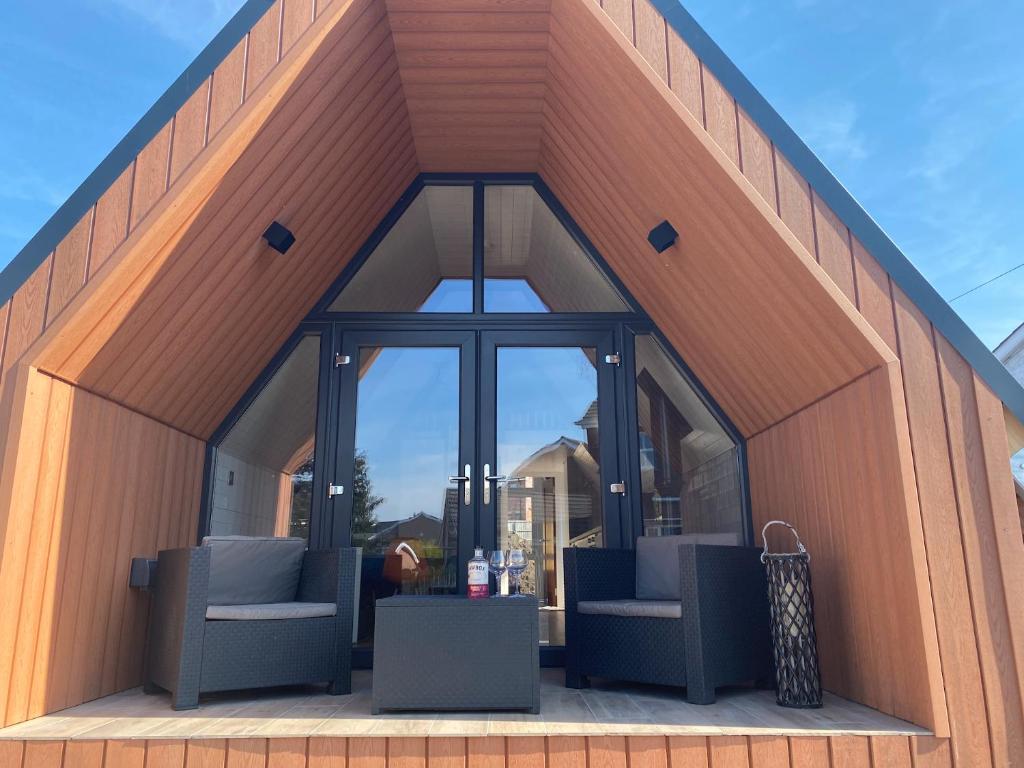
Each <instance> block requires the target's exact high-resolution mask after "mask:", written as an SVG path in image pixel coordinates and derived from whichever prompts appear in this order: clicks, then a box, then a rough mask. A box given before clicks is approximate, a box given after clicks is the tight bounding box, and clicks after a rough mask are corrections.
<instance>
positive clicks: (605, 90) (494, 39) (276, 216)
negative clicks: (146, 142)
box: [30, 0, 894, 438]
mask: <svg viewBox="0 0 1024 768" xmlns="http://www.w3.org/2000/svg"><path fill="white" fill-rule="evenodd" d="M280 5H281V4H280V3H277V4H275V6H274V8H278V12H279V13H281V11H280V8H279V6H280ZM283 7H284V8H287V7H288V6H287V5H285V6H283ZM272 12H273V8H272V10H271V11H269V12H268V14H270V13H272ZM268 19H269V22H268ZM261 25H262V26H261ZM285 28H286V25H285V24H284V23H283V22H282V23H279V24H275V23H274V18H273V17H272V16H268V17H264V19H262V20H261V21H260V22H259V23H258V24H257V27H254V29H253V31H252V33H250V43H249V45H250V49H249V54H248V55H249V57H250V61H251V57H252V56H253V55H255V54H254V53H253V51H256V53H258V52H259V50H267V51H273V50H276V51H277V52H278V56H279V63H277V64H276V66H275V67H273V68H272V70H270V74H269V75H267V76H266V79H265V80H264V81H263V82H262V83H261V84H259V85H258V86H256V87H255V88H254V89H253V92H252V94H251V95H247V96H246V97H245V101H244V104H243V106H242V108H241V109H240V110H239V111H238V113H237V114H236V115H235V116H234V117H232V118H231V120H230V121H229V122H228V123H227V124H226V125H225V126H224V128H223V129H222V130H221V131H220V133H219V134H218V135H217V137H216V139H215V140H213V141H211V142H210V144H209V146H208V147H206V148H205V149H204V150H203V152H202V153H201V154H200V155H199V156H198V158H197V159H196V161H195V162H194V163H193V164H192V166H190V167H189V169H188V170H187V171H185V172H184V173H183V174H182V176H181V177H180V179H179V180H178V181H177V182H176V183H175V185H174V186H172V187H171V189H170V191H169V192H168V194H167V195H166V196H165V198H164V199H163V200H161V202H160V203H159V204H158V205H156V206H155V207H154V209H153V210H152V212H151V213H149V215H148V216H147V217H146V218H145V220H143V221H142V222H141V223H140V224H139V226H138V227H137V228H135V229H134V230H133V231H132V232H131V234H130V235H129V237H128V239H127V240H126V241H125V242H124V243H123V244H122V245H121V246H120V247H119V248H118V249H117V250H116V251H115V252H114V254H113V255H112V256H111V257H110V259H109V260H108V261H107V263H105V264H104V265H103V268H102V270H101V271H100V272H99V273H98V274H97V275H96V278H95V279H93V280H91V281H90V282H89V283H88V284H87V285H86V287H85V288H84V289H83V290H82V291H81V292H80V293H79V295H78V296H77V297H76V298H75V299H74V300H73V301H72V302H71V303H70V304H69V306H68V309H67V310H66V311H65V312H63V313H62V314H61V315H60V317H59V318H58V320H57V322H55V323H53V325H52V326H50V328H48V329H47V331H46V333H45V334H44V336H43V337H42V339H41V340H40V341H39V342H37V343H36V345H35V346H34V347H33V348H32V349H31V350H30V352H31V355H30V359H31V360H33V361H34V363H35V364H36V365H38V366H39V367H40V368H41V369H43V370H45V371H48V372H50V373H53V374H55V375H57V376H59V377H61V378H63V379H65V380H68V381H71V382H75V383H79V384H80V385H82V386H83V387H85V388H87V389H89V390H91V391H93V392H96V393H98V394H101V395H103V396H105V397H108V398H110V399H112V400H115V401H117V402H120V403H123V404H126V405H128V406H130V407H132V408H134V409H135V410H138V411H140V412H142V413H145V414H148V415H151V416H154V417H155V418H157V419H159V420H161V421H163V422H165V423H168V424H171V425H173V426H175V427H177V428H179V429H181V430H183V431H185V432H187V433H189V434H192V435H195V436H198V437H202V438H205V437H208V436H209V435H210V434H211V432H212V431H213V430H214V429H215V428H216V426H217V425H218V424H219V423H220V421H221V420H222V419H223V418H224V416H225V415H226V414H227V413H228V412H229V411H230V409H231V407H232V406H233V405H234V404H235V403H236V402H237V401H238V399H239V398H240V396H241V395H242V393H243V392H244V391H245V390H246V388H247V387H248V386H249V385H250V384H251V382H252V381H253V380H254V379H255V377H256V376H257V375H258V373H259V372H260V371H261V370H262V369H263V367H265V365H266V364H267V363H268V362H269V360H270V358H271V357H272V356H273V355H274V353H275V352H276V351H277V350H278V349H279V348H280V346H281V344H282V343H283V342H284V341H285V339H286V338H287V337H288V336H289V335H290V334H291V333H292V332H293V331H294V329H295V327H296V326H297V324H298V323H299V322H300V321H301V320H302V318H303V317H304V316H305V315H306V314H307V312H308V311H309V310H310V309H311V308H312V306H313V305H314V303H315V302H316V300H317V299H318V298H319V296H320V295H321V293H322V292H323V290H324V289H325V288H326V287H327V286H328V285H329V284H330V282H331V281H332V279H333V278H334V277H335V276H336V275H337V274H338V273H339V272H340V271H341V269H342V268H343V266H344V265H345V263H346V262H347V261H348V259H350V258H351V256H352V254H353V253H355V251H356V250H357V249H358V248H359V246H360V244H361V243H362V242H363V241H364V240H365V238H366V237H367V236H368V235H369V233H370V232H371V231H372V230H373V228H374V227H375V226H376V225H377V223H378V222H379V221H380V220H381V219H382V218H383V217H384V215H385V214H386V213H387V211H388V210H389V209H390V207H391V206H392V205H393V204H394V202H395V201H396V200H397V199H398V197H399V195H400V194H401V192H402V191H403V190H404V189H405V188H406V187H407V185H408V184H409V183H410V182H411V181H412V180H413V179H414V178H415V176H416V174H417V173H418V172H420V171H496V170H498V171H500V170H516V171H525V172H539V173H540V175H541V176H542V177H543V178H544V180H545V181H546V182H547V183H548V185H549V186H550V187H551V189H552V190H553V192H554V193H555V195H556V196H557V197H558V198H559V199H560V200H561V201H562V202H563V204H564V205H565V206H566V208H567V209H568V211H569V212H570V213H571V214H572V215H573V216H574V217H575V219H576V220H577V222H578V223H579V224H580V226H581V227H582V229H583V230H584V231H585V233H586V234H587V235H588V237H589V238H590V239H591V240H592V241H593V242H594V243H595V244H596V246H597V247H598V249H599V251H600V252H601V254H602V256H603V257H604V258H605V260H606V261H607V262H608V263H609V264H610V266H611V267H612V268H613V269H614V271H615V272H616V273H617V274H618V276H619V277H620V278H621V279H622V280H623V282H624V283H625V284H626V286H627V287H628V288H629V290H630V291H632V292H633V294H634V295H635V296H636V297H637V298H638V299H639V301H640V303H641V304H642V305H643V306H644V307H645V309H646V310H647V311H648V312H649V314H650V315H651V316H652V318H653V319H654V320H655V321H656V322H657V324H658V325H659V327H661V328H662V330H663V331H664V332H665V333H666V335H667V336H668V338H669V339H670V340H671V342H672V343H673V344H674V345H675V346H676V348H677V349H678V351H679V352H680V353H681V354H682V355H683V357H684V358H685V359H686V360H687V362H688V363H689V364H690V366H691V367H692V368H693V370H694V372H695V373H696V374H697V376H698V377H699V378H700V379H701V380H702V382H703V383H704V384H705V385H706V387H707V388H708V390H709V391H710V392H711V394H712V396H713V397H715V399H716V400H717V401H718V402H719V404H720V405H721V406H722V407H723V408H724V410H725V411H726V412H727V413H728V415H729V416H730V417H731V418H732V420H733V421H734V423H736V425H737V426H738V428H739V429H740V430H741V431H742V432H743V433H744V434H746V435H753V434H756V433H758V432H760V431H762V430H763V429H765V428H767V427H769V426H771V425H772V424H775V423H777V422H778V421H780V420H782V419H784V418H786V417H787V416H789V415H791V414H792V413H794V412H796V411H798V410H800V409H801V408H803V407H805V406H807V405H808V404H810V403H813V402H815V401H816V400H818V399H820V398H822V397H824V396H825V395H827V394H828V393H830V392H832V391H835V390H836V389H838V388H840V387H842V386H843V385H845V384H846V383H847V382H849V381H851V380H853V379H856V378H857V377H858V376H861V375H863V374H864V373H866V372H868V371H871V370H873V369H875V368H877V367H878V366H880V365H882V364H883V363H885V362H887V361H890V360H892V359H894V356H893V354H892V352H891V350H889V348H888V347H887V346H886V345H885V343H884V342H883V341H882V340H881V339H880V338H879V337H878V335H877V334H876V333H875V332H874V331H872V330H871V329H870V327H869V326H868V324H867V323H866V322H865V321H864V320H863V318H862V317H861V316H860V315H859V314H858V313H857V311H856V310H855V308H854V307H853V305H852V304H851V303H850V302H849V300H848V299H847V298H846V297H845V296H844V295H843V293H842V292H841V291H840V290H839V288H837V287H836V285H835V284H834V283H833V282H832V281H831V280H830V279H829V278H828V277H827V276H826V274H825V272H824V271H823V270H822V269H821V268H820V267H819V265H818V264H817V263H816V262H815V261H814V259H813V257H811V255H810V254H809V253H808V252H807V250H806V249H805V248H804V246H803V245H801V244H800V242H799V241H798V240H797V239H796V238H795V237H794V235H793V234H792V233H790V231H789V230H788V229H787V228H786V227H785V226H784V225H783V224H782V223H781V221H780V220H779V219H778V217H777V216H776V215H775V213H774V211H772V209H771V208H770V207H769V206H768V205H767V204H766V203H765V201H764V200H763V199H762V198H761V197H760V195H758V193H757V192H756V191H755V190H754V188H753V187H752V186H751V185H750V183H749V182H748V181H747V180H746V179H745V178H744V177H743V175H742V174H741V173H740V171H739V170H738V169H737V168H736V167H735V166H734V165H733V164H732V162H731V161H730V160H729V158H728V157H727V156H726V155H725V154H724V153H723V152H722V150H721V149H720V148H719V147H718V146H717V145H716V144H715V143H714V141H713V140H712V139H711V138H710V137H709V136H708V134H707V133H706V131H704V129H703V126H701V125H700V124H699V123H698V122H696V121H695V120H694V119H693V117H692V116H691V115H690V114H689V112H687V111H686V109H685V108H684V107H683V106H682V103H681V102H680V101H679V100H678V99H677V97H676V96H675V95H674V94H673V93H672V92H671V91H669V89H668V88H667V86H666V85H665V84H664V83H662V82H661V80H659V79H658V77H657V76H656V75H655V74H654V72H653V71H652V70H651V69H650V67H649V65H648V64H647V63H646V62H645V61H644V60H643V59H642V58H641V57H640V54H639V53H637V51H636V50H635V49H634V48H633V47H632V46H631V45H629V43H628V41H626V40H625V39H624V38H623V37H622V35H621V34H620V33H619V32H618V31H617V30H616V28H615V27H614V26H613V24H612V22H611V21H610V20H609V19H608V17H607V16H606V15H605V14H604V12H603V11H602V10H601V9H600V8H599V7H598V6H597V5H596V4H593V3H591V2H588V0H551V1H550V2H549V0H504V2H501V3H494V2H491V1H490V0H430V1H429V2H427V1H426V0H351V2H347V3H343V2H339V0H334V2H333V3H330V4H328V5H327V6H326V9H325V10H324V11H323V12H322V13H321V15H320V16H319V17H318V18H317V19H316V20H315V21H314V22H313V23H312V25H311V26H310V27H309V28H308V29H307V30H306V31H305V32H304V33H303V34H302V35H301V36H300V37H298V39H297V40H294V41H291V42H290V43H289V45H290V48H286V47H285V46H284V44H283V39H282V38H278V39H277V41H276V48H275V43H274V38H273V35H274V34H278V35H282V34H283V31H284V29H285ZM259 30H262V31H259ZM258 31H259V34H260V35H263V36H268V35H269V37H267V39H266V40H265V41H264V42H263V43H261V46H262V47H257V48H255V49H254V48H252V45H253V44H252V38H253V36H255V35H257V32H258ZM282 52H283V55H282ZM216 81H217V77H216V76H215V77H214V78H213V87H214V88H216ZM158 138H159V137H158ZM157 140H158V139H154V141H157ZM140 157H141V156H140ZM140 167H141V166H140ZM664 219H667V220H669V221H671V222H672V224H673V225H674V226H675V227H676V229H677V230H679V232H680V239H679V242H678V244H677V245H676V246H674V247H673V248H671V249H669V250H668V251H666V252H665V253H664V254H661V255H658V254H655V253H654V251H653V250H652V249H651V247H650V246H649V245H648V243H647V241H646V235H647V232H648V231H649V230H650V229H651V228H652V227H653V226H654V225H656V224H658V223H659V222H660V221H662V220H664ZM273 220H278V221H281V222H282V223H284V224H285V225H286V226H288V227H289V228H290V229H291V230H292V231H293V232H294V233H295V234H296V237H297V242H296V244H295V245H294V246H293V248H292V249H291V250H290V251H289V252H288V254H287V255H286V256H280V255H278V254H276V253H275V252H273V251H271V250H269V249H268V248H267V247H266V246H265V244H264V243H262V240H261V234H262V232H263V230H264V229H265V228H266V226H267V225H268V224H269V223H270V222H271V221H273Z"/></svg>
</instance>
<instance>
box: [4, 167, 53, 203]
mask: <svg viewBox="0 0 1024 768" xmlns="http://www.w3.org/2000/svg"><path fill="white" fill-rule="evenodd" d="M69 194H70V189H68V188H66V187H65V186H64V185H62V184H59V183H54V181H53V180H52V179H49V178H46V177H44V176H42V175H41V174H39V173H37V172H36V171H34V170H22V171H17V170H14V171H11V172H9V173H6V174H4V175H2V176H0V200H21V201H23V202H30V203H44V204H45V205H49V206H53V207H57V206H59V205H61V204H62V203H63V202H64V201H65V200H66V199H67V197H68V195H69Z"/></svg>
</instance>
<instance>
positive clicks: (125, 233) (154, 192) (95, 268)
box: [0, 0, 342, 379]
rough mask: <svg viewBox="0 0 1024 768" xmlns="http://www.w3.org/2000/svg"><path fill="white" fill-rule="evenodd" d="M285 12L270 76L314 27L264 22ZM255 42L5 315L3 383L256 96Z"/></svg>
mask: <svg viewBox="0 0 1024 768" xmlns="http://www.w3.org/2000/svg"><path fill="white" fill-rule="evenodd" d="M341 4H342V2H341V0H335V3H334V5H341ZM282 5H285V6H286V9H285V11H284V20H283V21H284V22H286V23H284V24H282V27H281V28H282V35H283V37H282V38H281V39H280V40H279V39H278V32H277V27H276V26H275V27H274V31H273V33H272V35H273V40H272V43H271V44H270V46H269V48H270V53H269V54H264V55H262V57H261V58H260V61H261V62H263V64H262V67H263V68H264V69H265V70H267V72H269V70H270V69H273V68H274V67H275V66H276V65H277V63H278V62H279V61H280V58H281V54H282V53H283V52H285V51H287V50H288V49H290V48H291V47H292V46H293V45H294V43H295V41H296V40H297V39H298V38H299V37H301V35H302V34H303V33H304V32H305V31H306V30H307V29H308V28H309V27H310V25H311V24H312V22H313V7H312V5H313V0H289V1H288V2H287V3H284V0H277V2H276V3H275V4H274V6H273V7H272V8H271V9H270V10H269V11H268V13H267V14H266V16H265V17H264V18H267V17H272V16H273V17H274V18H277V17H280V15H281V7H282ZM319 5H320V6H321V8H320V11H321V12H322V11H323V10H324V9H326V8H327V7H328V6H329V5H331V3H330V2H326V1H325V0H320V3H319ZM251 37H252V34H249V35H246V37H245V38H244V39H243V40H242V41H241V42H240V43H239V45H238V47H237V48H236V49H235V51H234V52H232V54H230V55H229V56H228V57H227V58H226V59H225V60H224V61H223V62H222V63H221V64H220V65H219V66H218V67H217V69H216V71H215V72H214V73H213V74H212V75H211V76H210V77H209V78H207V79H206V80H204V81H203V82H202V83H200V84H199V86H198V88H197V90H196V92H195V93H194V94H193V96H192V97H191V98H190V99H188V101H187V102H186V103H185V104H184V105H183V106H182V107H181V109H180V110H179V111H178V113H177V114H176V115H175V116H174V117H173V118H172V119H171V120H170V121H169V122H168V123H167V124H166V125H165V126H164V127H163V128H162V129H161V130H159V131H158V132H157V134H156V136H155V137H154V138H153V140H152V141H151V142H150V143H149V144H148V145H147V146H146V147H145V148H144V149H143V150H142V151H141V152H140V153H139V155H138V157H137V158H136V159H135V160H134V161H133V162H132V163H131V164H129V166H128V167H127V168H126V169H125V170H124V172H123V173H122V174H121V176H120V177H119V178H118V180H117V181H115V182H114V184H113V185H112V186H111V187H110V189H108V190H107V191H106V192H105V193H104V194H103V195H102V196H101V197H100V199H99V200H98V201H97V202H96V203H95V204H94V205H93V206H92V208H91V210H90V211H89V212H87V213H86V214H85V215H84V216H83V217H82V219H81V221H79V223H78V224H77V225H76V226H75V227H74V228H73V229H72V230H71V231H70V232H69V233H68V234H67V235H66V236H65V238H64V240H63V241H62V242H61V243H60V244H59V245H58V246H57V248H56V250H55V251H54V253H53V254H51V255H50V257H49V258H48V259H47V260H46V262H45V263H44V265H43V266H41V267H40V268H39V269H38V270H37V271H36V272H35V273H34V274H33V275H32V277H30V278H29V280H27V281H26V283H25V284H24V285H23V286H22V287H21V288H19V289H18V291H17V292H16V293H15V295H14V297H13V298H12V299H11V300H10V301H9V302H8V304H7V305H6V307H5V308H4V309H3V314H4V315H6V314H7V312H8V308H9V307H14V308H15V309H14V311H13V312H12V313H11V314H12V318H13V320H14V325H13V326H12V327H11V331H12V333H7V334H5V338H7V337H9V338H10V341H9V342H8V343H7V344H6V345H4V344H2V343H0V360H2V361H3V362H2V363H0V379H2V376H3V375H4V374H6V373H7V372H8V371H9V370H11V368H13V367H14V365H15V364H16V363H17V362H18V360H19V359H20V358H21V356H22V354H23V353H24V352H25V351H26V350H27V349H28V348H29V347H30V346H31V345H32V344H33V343H34V342H35V341H36V339H37V338H38V337H39V336H40V335H41V333H42V331H43V330H44V328H45V327H47V326H49V325H50V324H51V323H53V321H54V320H55V319H56V318H57V317H58V316H59V315H60V314H61V313H62V312H63V311H64V309H65V308H66V307H67V306H68V304H69V303H70V302H71V300H72V299H73V298H74V297H75V296H76V295H77V294H78V293H79V292H80V291H81V289H82V288H83V287H84V286H85V284H86V283H87V282H88V281H89V280H90V279H91V278H93V277H94V276H95V275H96V274H97V272H99V271H100V269H101V268H102V267H103V265H104V264H105V263H106V261H107V259H108V258H109V257H110V256H111V254H112V253H113V252H114V251H115V250H117V248H118V247H119V246H120V245H121V244H122V243H124V242H125V240H126V239H127V238H128V237H129V235H130V234H131V232H132V231H133V230H135V229H136V228H138V227H139V226H140V225H141V224H142V223H143V221H144V219H145V218H146V216H147V214H148V213H150V211H152V210H153V208H154V207H156V204H157V202H158V201H160V200H161V199H162V198H163V197H164V196H165V195H166V193H167V192H168V190H169V189H171V187H172V185H173V183H174V182H175V181H177V180H178V179H179V178H180V177H181V176H182V174H183V173H184V172H185V170H186V169H187V168H188V167H189V166H190V165H191V164H192V162H193V161H194V160H195V159H196V158H197V157H198V156H199V155H200V153H201V152H202V150H203V149H204V148H205V147H206V146H207V145H208V143H209V141H210V139H211V138H213V137H214V136H215V135H216V134H217V133H218V132H219V131H220V129H221V128H223V126H224V125H225V124H226V123H228V122H229V120H230V119H231V118H232V117H233V116H234V115H235V114H236V113H237V112H238V111H239V109H240V108H241V107H242V105H243V103H244V101H245V99H246V98H249V97H251V96H252V94H253V91H254V90H255V84H249V85H248V87H246V89H245V90H244V92H243V83H245V82H246V80H245V74H246V73H245V72H244V71H243V69H242V67H243V65H244V63H245V62H246V61H247V60H248V59H249V48H250V38H251ZM282 49H284V50H283V51H282ZM253 55H254V57H255V51H254V52H253ZM254 61H255V59H254ZM253 66H255V63H254V64H253ZM267 72H264V73H263V74H264V75H265V74H267Z"/></svg>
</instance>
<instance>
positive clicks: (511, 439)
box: [498, 347, 597, 474]
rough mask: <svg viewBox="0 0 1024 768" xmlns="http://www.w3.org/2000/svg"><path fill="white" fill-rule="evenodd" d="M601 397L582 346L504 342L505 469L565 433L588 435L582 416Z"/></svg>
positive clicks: (501, 423) (501, 442) (501, 418)
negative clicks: (547, 345)
mask: <svg viewBox="0 0 1024 768" xmlns="http://www.w3.org/2000/svg"><path fill="white" fill-rule="evenodd" d="M592 356H593V351H592V350H591V357H592ZM596 399H597V371H596V370H595V369H594V365H593V363H592V362H591V361H590V359H588V357H587V354H585V353H584V351H583V350H582V349H580V348H579V347H567V348H562V347H502V348H500V349H499V350H498V471H499V473H501V474H508V473H514V472H515V471H516V468H517V467H518V466H519V465H520V464H522V463H523V462H524V461H525V460H526V459H527V458H529V457H530V456H532V455H533V454H534V453H536V452H537V451H539V450H540V449H541V448H544V447H545V446H547V445H551V444H552V443H554V442H557V441H558V440H559V438H562V437H568V438H570V439H572V440H579V441H581V442H582V441H584V440H586V436H587V435H586V431H585V430H584V429H583V428H582V427H580V426H579V425H578V424H576V422H577V421H580V420H581V419H582V418H583V415H584V414H585V413H586V412H587V409H588V408H589V407H590V404H591V403H593V402H594V400H596Z"/></svg>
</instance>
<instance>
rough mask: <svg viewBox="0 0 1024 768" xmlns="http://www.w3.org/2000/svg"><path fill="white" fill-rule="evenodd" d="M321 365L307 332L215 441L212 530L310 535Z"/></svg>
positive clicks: (316, 347)
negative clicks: (248, 404)
mask: <svg viewBox="0 0 1024 768" xmlns="http://www.w3.org/2000/svg"><path fill="white" fill-rule="evenodd" d="M319 371H320V337H319V336H307V337H305V338H304V339H302V341H300V342H299V343H298V345H297V346H296V347H295V349H294V350H293V351H292V353H291V354H290V355H289V356H288V358H287V359H286V360H285V361H284V363H283V364H282V365H281V367H280V368H278V369H277V371H276V372H275V373H274V375H273V376H272V377H271V379H270V381H269V382H267V385H266V386H265V387H264V388H263V389H262V391H261V392H260V393H259V395H258V396H257V397H256V399H255V400H254V401H253V402H252V404H251V405H250V406H249V407H248V408H247V409H246V410H245V413H243V414H242V416H241V417H240V418H239V419H238V421H237V422H235V425H234V426H233V427H232V428H231V431H230V432H228V434H227V435H226V436H225V437H224V439H223V440H222V441H221V442H220V444H219V445H218V446H217V447H216V452H215V455H214V470H213V495H212V503H211V507H212V508H211V512H210V533H212V534H217V535H223V534H237V535H245V536H301V537H303V538H309V512H310V502H311V500H312V489H313V471H314V466H313V453H314V451H313V449H314V438H315V435H316V403H317V379H318V376H319Z"/></svg>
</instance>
